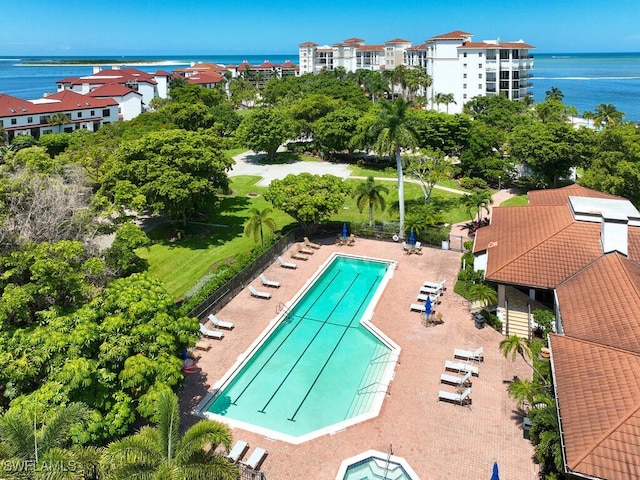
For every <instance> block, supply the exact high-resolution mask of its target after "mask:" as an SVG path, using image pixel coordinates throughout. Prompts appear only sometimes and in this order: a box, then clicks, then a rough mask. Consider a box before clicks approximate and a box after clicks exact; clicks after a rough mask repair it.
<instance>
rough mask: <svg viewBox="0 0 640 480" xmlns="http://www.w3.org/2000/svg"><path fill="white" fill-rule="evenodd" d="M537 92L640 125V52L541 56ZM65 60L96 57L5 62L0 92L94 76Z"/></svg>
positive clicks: (142, 63)
mask: <svg viewBox="0 0 640 480" xmlns="http://www.w3.org/2000/svg"><path fill="white" fill-rule="evenodd" d="M534 56H535V59H534V70H533V74H534V78H532V80H531V82H532V84H533V88H532V89H531V92H532V94H533V98H534V99H535V101H536V102H540V101H542V100H544V97H545V92H546V91H548V90H549V89H551V88H552V87H557V88H559V89H560V90H562V92H563V93H564V103H566V104H567V105H572V106H574V107H576V108H577V109H578V112H579V114H582V113H583V112H584V111H587V110H591V111H593V110H594V109H595V107H596V106H597V105H599V104H601V103H612V104H614V105H615V106H616V108H617V109H618V110H620V111H621V112H624V113H625V120H629V121H634V122H640V53H579V54H570V53H569V54H564V53H554V54H540V53H538V54H535V52H534ZM60 60H65V61H69V60H77V61H78V62H83V63H84V62H88V61H90V60H92V58H91V57H47V58H37V57H25V58H10V57H4V58H0V93H5V94H8V95H13V96H15V97H19V98H24V99H35V98H40V97H41V96H42V95H43V94H44V93H46V92H55V91H56V81H57V80H61V79H63V78H66V77H80V76H84V75H89V74H91V73H92V71H93V67H92V65H91V64H59V63H56V62H59V61H60ZM100 60H103V61H108V62H109V63H108V65H111V64H112V65H126V66H132V67H134V68H138V69H139V70H142V71H145V72H155V71H156V70H165V71H169V72H171V71H173V70H174V69H175V68H182V67H186V66H189V65H190V64H191V63H194V62H204V63H220V64H223V65H228V64H235V65H237V64H239V63H241V62H242V61H244V60H246V61H248V62H249V63H252V64H260V63H262V62H264V61H265V60H269V61H271V62H273V63H283V62H285V61H286V60H291V61H292V62H294V63H298V54H297V53H292V54H282V55H210V56H199V57H190V56H188V55H185V56H166V57H162V58H157V57H110V58H109V57H107V58H105V57H100Z"/></svg>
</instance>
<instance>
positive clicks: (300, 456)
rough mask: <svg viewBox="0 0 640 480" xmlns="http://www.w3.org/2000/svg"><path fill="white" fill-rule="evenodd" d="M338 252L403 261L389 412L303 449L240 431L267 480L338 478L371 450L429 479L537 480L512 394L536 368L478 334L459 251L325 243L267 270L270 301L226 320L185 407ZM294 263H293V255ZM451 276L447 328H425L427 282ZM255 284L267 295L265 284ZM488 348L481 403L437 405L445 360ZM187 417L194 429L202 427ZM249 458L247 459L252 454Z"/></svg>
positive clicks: (389, 309)
mask: <svg viewBox="0 0 640 480" xmlns="http://www.w3.org/2000/svg"><path fill="white" fill-rule="evenodd" d="M336 250H343V251H345V252H348V253H351V254H362V255H367V256H371V257H377V258H386V259H392V260H398V261H399V263H398V268H397V270H396V272H395V274H394V277H393V278H392V280H391V281H390V282H389V284H388V285H387V287H386V289H385V291H384V292H383V294H382V296H381V299H380V302H379V303H378V305H377V307H376V309H375V313H374V317H373V319H372V322H373V323H374V324H375V325H376V326H377V327H378V328H380V329H381V330H382V331H383V332H385V333H386V334H387V335H388V336H389V337H391V338H392V339H393V340H394V341H395V342H396V343H397V344H399V345H400V347H401V348H402V352H401V354H400V358H399V362H398V364H397V367H396V373H395V378H394V380H393V381H392V382H391V385H390V388H389V392H388V395H387V397H386V400H385V402H384V404H383V406H382V409H381V412H380V415H379V416H378V417H377V418H375V419H373V420H369V421H366V422H363V423H360V424H358V425H355V426H352V427H349V428H347V429H346V430H344V431H341V432H339V433H336V434H334V435H326V436H324V437H321V438H318V439H315V440H311V441H309V442H306V443H304V444H301V445H291V444H288V443H286V442H283V441H274V440H271V439H267V438H265V437H264V436H262V435H258V434H255V433H252V432H249V431H245V430H241V429H237V428H236V429H234V431H233V435H234V439H235V440H237V439H243V440H246V441H247V442H248V443H249V444H250V446H251V448H250V450H249V453H248V454H247V456H248V455H249V454H250V452H252V451H253V449H254V448H255V447H262V448H265V449H266V450H267V451H268V453H269V455H268V457H267V458H266V460H265V462H264V463H263V465H262V468H261V470H262V471H263V472H264V474H265V475H266V477H267V478H268V480H294V479H295V480H298V479H321V480H331V479H334V478H335V476H336V473H337V471H338V468H339V466H340V463H341V462H342V460H343V459H345V458H347V457H350V456H353V455H355V454H358V453H360V452H363V451H365V450H369V449H375V450H379V451H382V452H386V451H387V450H388V448H389V445H392V446H393V453H394V454H395V455H397V456H400V457H404V458H405V459H406V460H407V461H408V462H409V464H410V465H411V466H412V468H413V469H414V470H415V471H416V473H417V474H418V475H419V476H420V478H421V479H423V480H425V479H464V480H482V479H489V478H490V477H491V469H492V466H493V462H494V461H497V462H498V465H499V467H500V477H501V478H503V479H509V480H532V479H535V478H537V466H536V465H535V464H534V462H533V460H532V457H533V447H532V446H531V444H530V443H529V441H528V440H525V439H524V438H523V434H522V428H521V419H520V418H519V416H518V412H517V410H516V405H515V402H514V401H513V400H511V399H510V398H509V396H508V395H507V386H508V383H509V381H511V380H512V379H513V378H514V376H519V377H521V378H528V377H530V375H531V372H530V369H529V367H527V365H526V364H525V363H524V362H523V361H522V360H521V359H519V358H518V359H517V360H516V361H515V362H514V361H512V360H511V358H509V359H505V358H504V357H503V356H502V354H501V353H500V351H499V350H498V343H499V342H500V340H501V339H502V336H501V335H500V334H499V333H498V332H496V331H495V330H493V329H491V328H489V327H486V328H484V329H481V330H479V329H476V328H475V324H474V322H473V320H472V317H471V315H470V314H469V306H468V302H467V301H466V300H464V299H463V298H462V297H459V296H458V295H456V294H455V293H454V292H453V285H454V283H455V278H456V275H457V271H458V266H459V262H460V254H459V253H457V252H453V251H449V250H438V249H429V248H423V255H405V254H404V253H403V251H402V247H401V246H400V245H398V244H393V243H388V242H379V241H374V240H364V239H357V240H356V243H355V245H354V246H352V247H348V246H335V245H333V244H331V245H323V247H322V248H321V249H320V250H318V251H316V253H314V254H313V255H311V256H310V258H309V260H308V261H306V262H304V261H299V260H292V261H295V262H296V263H297V264H298V268H297V269H296V270H289V269H284V268H281V267H280V266H279V264H278V263H277V262H276V263H274V264H273V265H271V266H270V267H269V268H267V270H266V271H265V275H266V276H267V277H268V278H269V279H272V280H279V281H280V282H281V284H282V286H281V288H279V289H270V290H269V291H270V292H271V293H272V294H273V297H272V298H271V299H270V300H261V299H256V298H252V297H251V296H250V294H249V292H248V291H246V290H245V291H243V292H242V293H241V294H239V295H238V296H237V297H236V298H235V299H234V300H233V301H231V302H230V303H229V304H228V305H227V306H226V307H225V308H224V309H223V310H221V311H220V312H218V313H217V316H218V318H220V319H221V320H227V321H232V322H234V323H235V325H236V327H235V329H234V330H232V331H230V332H227V333H226V334H225V338H224V339H223V340H221V341H216V340H208V342H210V343H211V344H212V347H211V349H210V350H209V351H208V352H202V357H201V358H200V360H199V361H198V365H199V366H200V367H201V371H200V372H199V373H197V374H194V375H188V378H187V384H186V388H185V391H184V392H183V394H182V395H181V396H182V406H183V407H184V409H185V411H186V410H190V409H193V408H194V407H195V406H196V405H197V404H198V402H199V401H200V400H201V399H202V398H203V396H204V395H205V394H206V392H207V391H208V389H209V388H210V387H211V386H212V385H213V384H214V383H215V382H216V381H217V380H218V379H219V378H220V377H221V376H222V375H223V374H224V373H225V372H226V371H227V370H228V369H229V368H230V366H231V365H232V364H233V363H234V362H235V361H236V359H237V357H238V356H239V355H240V354H241V353H243V352H244V351H245V350H246V349H247V348H248V346H249V345H250V344H251V343H252V342H253V341H254V340H255V339H256V338H257V336H258V335H259V334H260V332H262V331H263V330H264V328H265V327H266V326H267V324H268V322H269V321H270V320H271V319H273V317H274V316H275V315H276V308H277V305H278V303H279V302H282V303H284V302H286V301H288V300H290V299H291V298H292V297H293V296H294V294H295V293H296V292H297V291H298V290H299V289H300V288H301V287H302V285H303V284H304V282H305V281H306V280H307V279H308V278H309V277H310V276H311V275H312V274H313V273H314V272H315V271H316V269H317V268H318V266H319V265H320V264H321V263H322V262H324V261H325V260H326V258H327V256H328V255H329V254H330V253H331V252H333V251H336ZM285 259H287V260H290V258H289V256H288V255H285ZM441 278H446V279H447V290H446V292H445V294H444V296H443V297H442V303H441V304H439V305H437V306H436V311H439V312H442V314H443V319H444V324H443V325H438V326H435V327H429V328H425V327H424V326H422V324H421V322H420V314H419V313H417V312H410V311H409V304H410V303H414V302H415V301H416V295H417V293H418V289H419V286H420V285H421V283H422V282H423V281H425V280H434V281H435V280H439V279H441ZM253 285H254V286H256V287H260V289H264V287H262V286H261V285H260V280H259V279H256V280H255V281H254V282H253ZM480 346H482V347H483V348H484V356H485V360H484V362H483V363H482V364H480V366H479V369H480V375H479V377H474V379H473V388H472V395H471V398H472V400H473V401H472V405H471V406H470V407H460V406H456V405H453V404H450V403H446V402H441V401H438V390H439V389H444V390H453V387H451V386H447V385H442V384H441V383H440V374H441V373H442V372H443V371H444V362H445V360H451V359H453V350H454V348H465V349H473V348H477V347H480ZM193 421H194V419H193V418H187V417H185V422H193ZM245 458H246V457H245Z"/></svg>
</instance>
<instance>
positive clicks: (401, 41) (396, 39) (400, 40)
mask: <svg viewBox="0 0 640 480" xmlns="http://www.w3.org/2000/svg"><path fill="white" fill-rule="evenodd" d="M384 43H411V40H403V39H402V38H394V39H393V40H387V41H386V42H384Z"/></svg>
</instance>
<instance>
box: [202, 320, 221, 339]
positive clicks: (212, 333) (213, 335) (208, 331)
mask: <svg viewBox="0 0 640 480" xmlns="http://www.w3.org/2000/svg"><path fill="white" fill-rule="evenodd" d="M200 333H201V334H202V335H203V336H205V337H209V338H215V339H218V340H222V339H223V338H224V333H222V332H219V331H218V330H211V329H210V328H207V327H205V326H204V325H203V324H200Z"/></svg>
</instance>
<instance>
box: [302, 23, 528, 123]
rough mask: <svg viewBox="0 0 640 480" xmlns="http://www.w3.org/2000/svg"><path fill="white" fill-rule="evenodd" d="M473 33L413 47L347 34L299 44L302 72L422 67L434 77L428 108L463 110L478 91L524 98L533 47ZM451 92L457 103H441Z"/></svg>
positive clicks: (404, 42) (406, 42) (458, 33)
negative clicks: (439, 97) (339, 38)
mask: <svg viewBox="0 0 640 480" xmlns="http://www.w3.org/2000/svg"><path fill="white" fill-rule="evenodd" d="M472 37H473V35H472V34H471V33H467V32H462V31H459V30H457V31H454V32H449V33H445V34H443V35H437V36H435V37H431V38H430V39H429V40H427V41H426V42H425V43H423V44H421V45H417V46H415V47H414V46H412V44H411V42H410V41H409V40H403V39H399V38H397V39H394V40H388V41H386V42H385V43H384V44H382V45H365V42H364V40H362V39H360V38H348V39H346V40H345V41H344V42H340V43H335V44H333V45H331V46H329V45H325V46H320V45H318V44H316V43H313V42H305V43H301V44H300V45H298V51H299V56H300V61H299V64H300V74H301V75H303V74H305V73H316V74H317V73H320V72H321V71H322V70H323V69H328V70H333V69H334V68H337V67H343V68H344V69H345V70H347V71H349V72H354V71H356V70H358V69H365V70H383V69H386V70H393V69H394V68H396V67H397V66H398V65H405V66H407V67H414V68H423V69H424V70H425V71H426V72H427V73H428V74H429V75H430V76H431V78H432V85H431V87H429V89H428V91H426V92H419V94H421V95H425V96H426V97H427V102H428V105H429V106H430V108H432V109H439V110H442V111H444V110H445V109H446V111H448V112H449V113H459V112H461V111H462V108H463V106H464V104H465V103H466V102H468V101H469V100H471V99H472V98H474V97H478V96H491V95H504V96H505V97H507V98H509V99H511V100H520V99H522V98H524V97H525V96H526V95H527V93H528V89H529V87H531V83H530V79H531V77H532V74H531V70H532V69H533V56H531V55H530V54H529V50H531V49H533V48H535V47H533V46H531V45H528V44H526V43H524V42H523V41H522V40H519V41H516V42H501V41H500V40H499V39H498V40H483V41H481V42H474V41H472ZM439 93H440V94H452V95H453V99H454V102H455V103H450V104H448V105H442V104H440V105H439V104H437V103H436V102H435V99H436V98H437V94H439Z"/></svg>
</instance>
